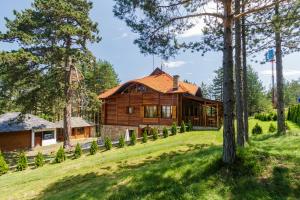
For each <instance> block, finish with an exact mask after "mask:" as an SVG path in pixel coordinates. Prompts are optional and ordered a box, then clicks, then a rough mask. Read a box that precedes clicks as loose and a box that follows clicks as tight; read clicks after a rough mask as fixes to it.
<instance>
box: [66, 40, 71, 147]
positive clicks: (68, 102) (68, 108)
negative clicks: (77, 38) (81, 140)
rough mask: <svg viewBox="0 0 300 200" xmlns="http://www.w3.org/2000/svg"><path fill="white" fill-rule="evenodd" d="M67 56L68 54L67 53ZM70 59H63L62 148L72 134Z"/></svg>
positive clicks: (67, 144) (67, 143) (68, 57)
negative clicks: (63, 106) (63, 105)
mask: <svg viewBox="0 0 300 200" xmlns="http://www.w3.org/2000/svg"><path fill="white" fill-rule="evenodd" d="M67 47H68V48H69V47H70V40H69V41H67ZM67 54H68V52H67ZM71 70H72V69H71V58H70V56H69V55H67V56H66V59H65V77H64V78H65V89H64V93H65V108H64V148H68V147H70V135H71V133H72V127H71V117H72V116H71V115H72V103H71V100H72V99H71V97H72V88H71Z"/></svg>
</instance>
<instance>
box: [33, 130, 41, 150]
mask: <svg viewBox="0 0 300 200" xmlns="http://www.w3.org/2000/svg"><path fill="white" fill-rule="evenodd" d="M34 134H35V136H34V137H35V138H34V146H35V147H36V146H42V137H43V133H42V132H36V133H34Z"/></svg>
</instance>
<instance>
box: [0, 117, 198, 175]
mask: <svg viewBox="0 0 300 200" xmlns="http://www.w3.org/2000/svg"><path fill="white" fill-rule="evenodd" d="M192 129H193V126H192V123H191V122H188V123H187V125H186V124H185V123H184V122H183V121H182V123H181V125H180V133H184V132H186V131H191V130H192ZM158 132H159V131H158V129H157V128H151V129H150V135H152V139H153V140H157V139H158V137H159V135H158ZM170 132H171V134H172V135H176V134H177V124H176V123H173V124H172V127H171V129H170ZM162 133H163V137H164V138H167V137H168V136H169V130H168V129H167V128H166V127H164V128H163V130H162ZM147 141H148V133H147V130H145V131H144V132H143V134H142V142H143V143H146V142H147ZM136 143H137V136H136V133H135V132H133V133H132V134H131V136H130V145H135V144H136ZM125 144H126V143H125V138H124V136H123V135H121V137H120V138H119V143H118V146H119V147H120V148H123V147H124V146H125ZM104 147H105V149H106V150H110V149H111V148H112V141H111V139H110V138H109V137H105V139H104ZM98 150H99V147H98V144H97V141H95V140H94V141H93V142H92V143H91V147H90V155H95V154H96V153H97V151H98ZM81 155H82V148H81V146H80V144H78V143H77V145H76V147H75V150H74V154H73V157H74V159H77V158H80V157H81ZM66 159H67V156H66V153H65V150H64V148H63V147H60V148H59V149H58V151H57V152H56V156H55V159H54V162H55V163H62V162H64V161H65V160H66ZM34 164H35V167H36V168H38V167H42V166H44V164H45V158H44V155H43V154H42V153H41V152H38V154H37V156H36V157H35V160H34ZM27 167H28V159H27V156H26V155H25V153H24V152H20V153H19V156H18V162H17V166H16V169H17V171H23V170H25V169H27ZM8 171H9V166H8V164H7V163H6V161H5V159H4V156H3V155H2V153H1V151H0V175H2V174H5V173H7V172H8Z"/></svg>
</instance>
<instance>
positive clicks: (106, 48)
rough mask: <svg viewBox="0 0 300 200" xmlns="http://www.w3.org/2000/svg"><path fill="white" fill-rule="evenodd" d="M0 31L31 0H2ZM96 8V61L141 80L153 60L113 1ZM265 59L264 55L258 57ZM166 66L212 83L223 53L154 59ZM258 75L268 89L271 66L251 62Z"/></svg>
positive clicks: (288, 74)
mask: <svg viewBox="0 0 300 200" xmlns="http://www.w3.org/2000/svg"><path fill="white" fill-rule="evenodd" d="M1 2H2V3H1V7H0V31H1V32H3V31H5V30H6V27H5V20H4V17H8V18H9V19H12V17H13V10H17V11H20V10H23V9H26V8H29V7H30V5H31V2H32V0H1ZM93 3H94V7H93V9H92V11H91V14H90V16H91V18H92V19H93V21H95V22H98V24H99V29H100V36H101V37H102V41H101V42H100V43H97V44H92V45H90V49H91V51H92V52H93V54H94V55H95V56H96V58H97V59H102V60H107V61H109V62H110V63H112V64H113V66H114V68H115V70H116V72H117V74H118V76H119V79H120V80H121V82H125V81H128V80H132V79H136V78H140V77H143V76H146V75H148V74H150V73H151V71H152V70H153V57H152V56H145V55H143V54H141V53H140V50H139V48H138V47H137V46H136V45H134V44H133V41H134V39H135V38H137V37H138V35H136V34H135V33H132V32H131V31H130V29H129V28H128V27H127V26H126V24H125V23H124V22H123V21H121V20H119V19H118V18H116V17H114V15H113V12H112V8H113V5H114V1H113V0H93ZM202 24H203V23H199V25H198V26H196V27H194V28H192V29H190V30H189V31H187V32H186V33H184V34H183V35H182V36H181V37H182V38H181V39H186V40H197V39H198V38H200V37H201V26H202ZM12 48H16V45H10V44H5V43H0V50H9V49H12ZM258 57H261V59H263V54H261V55H258ZM299 57H300V53H294V54H291V55H288V56H286V57H284V58H283V66H284V69H283V71H284V77H285V79H287V80H292V79H298V78H300V62H299V61H300V59H299ZM162 63H165V64H164V67H163V69H164V71H166V72H168V73H170V74H171V75H175V74H176V75H180V79H182V80H184V79H186V80H189V81H191V82H194V83H196V84H198V85H200V83H201V82H204V83H207V84H208V83H211V81H212V79H213V77H214V73H213V72H214V70H216V69H217V68H219V67H220V66H221V65H222V53H221V52H210V53H207V54H205V55H204V56H201V53H191V52H185V53H181V54H179V55H177V56H176V57H175V58H172V59H170V60H168V61H164V60H161V59H160V58H159V57H154V67H160V66H161V64H162ZM250 64H251V66H252V67H253V68H254V70H255V71H257V72H258V75H259V77H260V79H261V80H262V82H263V85H264V86H265V88H269V87H270V84H271V64H270V63H267V64H263V65H262V64H260V63H254V62H253V63H250Z"/></svg>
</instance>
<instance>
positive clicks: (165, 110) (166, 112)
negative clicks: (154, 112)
mask: <svg viewBox="0 0 300 200" xmlns="http://www.w3.org/2000/svg"><path fill="white" fill-rule="evenodd" d="M161 117H162V118H171V117H172V106H162V107H161Z"/></svg>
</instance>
